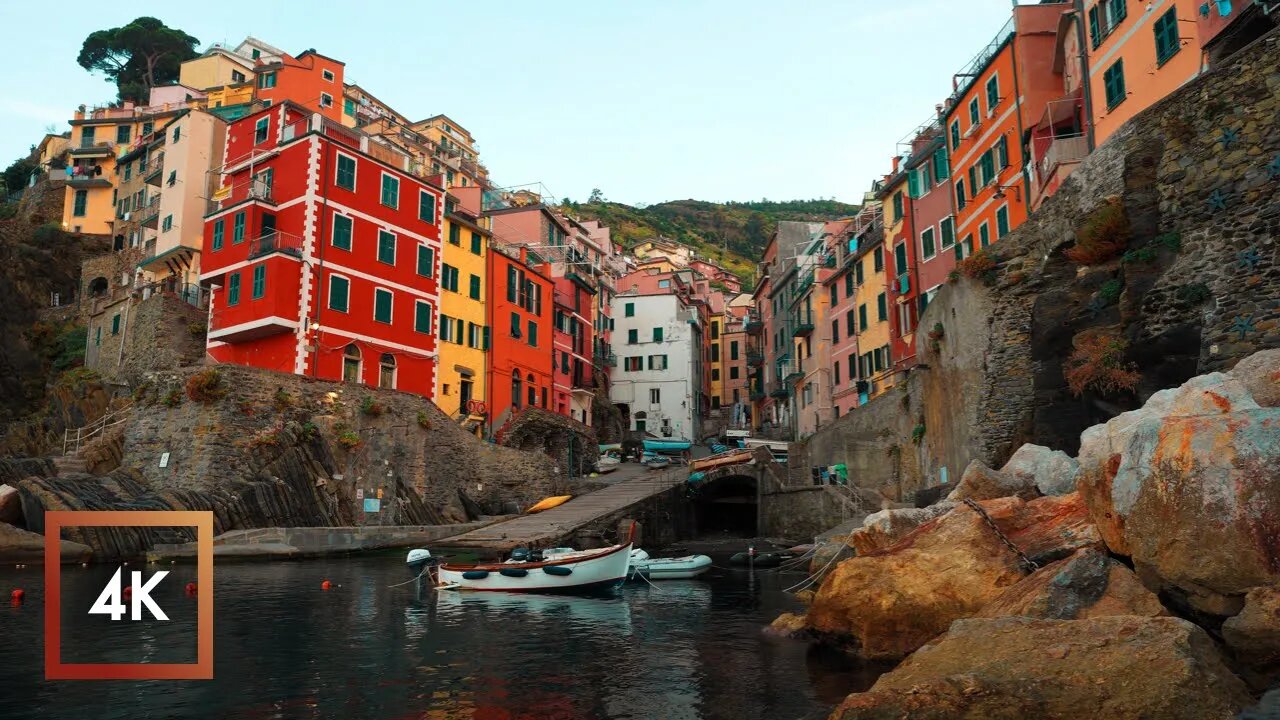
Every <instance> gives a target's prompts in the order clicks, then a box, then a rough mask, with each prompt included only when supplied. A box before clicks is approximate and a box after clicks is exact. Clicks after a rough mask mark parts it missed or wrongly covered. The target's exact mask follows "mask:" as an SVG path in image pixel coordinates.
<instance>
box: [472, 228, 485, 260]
mask: <svg viewBox="0 0 1280 720" xmlns="http://www.w3.org/2000/svg"><path fill="white" fill-rule="evenodd" d="M482 247H483V246H482V245H481V241H480V233H478V232H476V231H475V230H472V231H471V252H473V253H475V254H476V255H479V254H480V251H481V248H482Z"/></svg>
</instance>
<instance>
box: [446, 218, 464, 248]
mask: <svg viewBox="0 0 1280 720" xmlns="http://www.w3.org/2000/svg"><path fill="white" fill-rule="evenodd" d="M449 243H450V244H452V245H461V244H462V228H460V227H458V226H457V224H455V223H450V224H449Z"/></svg>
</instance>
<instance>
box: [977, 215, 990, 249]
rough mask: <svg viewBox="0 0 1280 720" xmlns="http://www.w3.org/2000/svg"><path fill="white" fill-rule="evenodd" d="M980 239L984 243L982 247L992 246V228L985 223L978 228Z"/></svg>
mask: <svg viewBox="0 0 1280 720" xmlns="http://www.w3.org/2000/svg"><path fill="white" fill-rule="evenodd" d="M978 238H979V239H980V240H981V242H982V247H986V246H988V245H990V244H991V227H990V226H989V225H988V224H987V223H986V222H985V221H984V222H983V223H982V224H981V225H979V226H978Z"/></svg>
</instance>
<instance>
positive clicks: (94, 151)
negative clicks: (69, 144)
mask: <svg viewBox="0 0 1280 720" xmlns="http://www.w3.org/2000/svg"><path fill="white" fill-rule="evenodd" d="M115 154H116V144H115V143H113V142H109V141H107V140H96V141H95V140H93V139H84V138H82V139H81V140H80V145H79V146H78V147H73V148H71V156H72V157H114V156H115Z"/></svg>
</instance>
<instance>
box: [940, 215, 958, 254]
mask: <svg viewBox="0 0 1280 720" xmlns="http://www.w3.org/2000/svg"><path fill="white" fill-rule="evenodd" d="M938 228H939V231H940V233H941V235H942V247H943V249H946V248H949V247H951V246H952V245H955V244H956V229H955V221H954V220H953V219H952V218H949V217H945V218H942V222H941V223H939V225H938Z"/></svg>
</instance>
